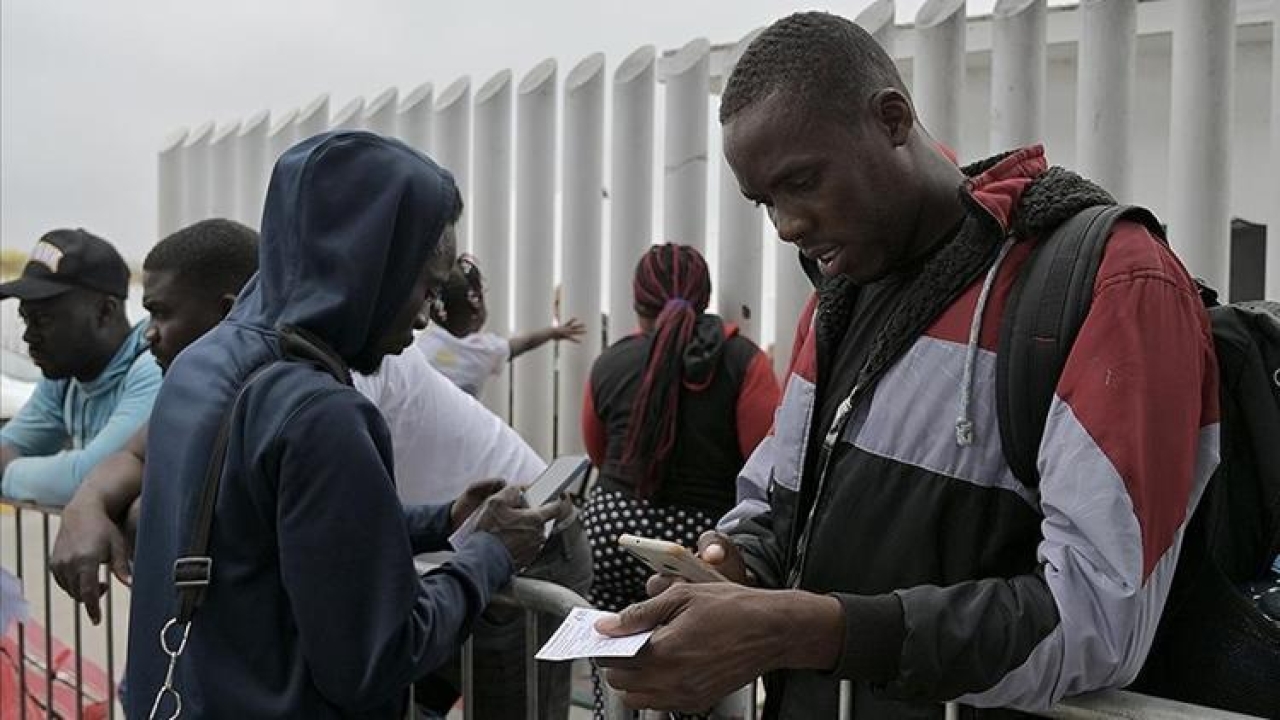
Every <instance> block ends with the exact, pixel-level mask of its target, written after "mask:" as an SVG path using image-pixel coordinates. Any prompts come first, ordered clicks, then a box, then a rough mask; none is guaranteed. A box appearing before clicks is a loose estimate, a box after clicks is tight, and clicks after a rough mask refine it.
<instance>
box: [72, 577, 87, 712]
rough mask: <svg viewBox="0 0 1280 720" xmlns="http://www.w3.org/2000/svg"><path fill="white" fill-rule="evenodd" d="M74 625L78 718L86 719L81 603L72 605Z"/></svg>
mask: <svg viewBox="0 0 1280 720" xmlns="http://www.w3.org/2000/svg"><path fill="white" fill-rule="evenodd" d="M71 615H72V617H73V618H74V619H73V620H72V623H73V627H74V628H75V630H74V632H75V639H76V642H75V646H76V720H84V659H83V654H82V651H83V650H84V648H83V647H82V646H81V642H80V603H78V602H77V603H75V604H74V605H72V607H71Z"/></svg>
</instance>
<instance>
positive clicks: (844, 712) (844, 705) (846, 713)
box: [840, 680, 853, 720]
mask: <svg viewBox="0 0 1280 720" xmlns="http://www.w3.org/2000/svg"><path fill="white" fill-rule="evenodd" d="M840 720H853V683H852V682H850V681H848V680H841V681H840Z"/></svg>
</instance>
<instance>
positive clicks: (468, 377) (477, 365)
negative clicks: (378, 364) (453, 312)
mask: <svg viewBox="0 0 1280 720" xmlns="http://www.w3.org/2000/svg"><path fill="white" fill-rule="evenodd" d="M415 344H416V346H417V348H418V349H419V350H421V351H422V354H423V355H424V356H425V357H426V358H427V362H429V363H431V367H433V368H435V369H436V370H439V371H440V373H441V374H443V375H444V376H445V377H447V378H449V379H450V380H452V381H453V384H454V385H457V386H458V387H460V388H462V391H463V392H465V393H467V394H468V395H471V396H472V397H479V396H480V393H481V391H483V390H484V384H485V382H487V381H488V380H489V376H491V375H494V374H496V373H498V372H500V371H501V370H502V368H503V367H504V366H505V365H506V364H507V361H508V360H509V359H511V344H510V343H509V342H508V341H507V339H506V338H504V337H502V336H501V335H495V334H493V333H490V332H477V333H471V334H470V335H468V336H466V337H461V338H460V337H456V336H454V334H453V333H451V332H449V331H448V330H445V329H444V328H442V327H440V326H439V325H435V324H432V325H431V326H430V327H428V328H427V329H426V330H424V331H422V332H421V333H419V335H418V339H417V340H416V341H415Z"/></svg>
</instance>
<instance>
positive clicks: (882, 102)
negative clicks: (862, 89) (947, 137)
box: [870, 88, 916, 147]
mask: <svg viewBox="0 0 1280 720" xmlns="http://www.w3.org/2000/svg"><path fill="white" fill-rule="evenodd" d="M870 105H871V115H872V118H873V119H874V121H875V123H876V124H877V125H878V126H879V127H880V128H881V129H883V130H884V132H885V134H886V135H887V136H888V137H889V140H890V142H892V143H893V144H894V146H899V147H900V146H902V145H906V144H907V139H908V138H909V137H910V136H911V128H913V127H915V123H916V112H915V108H913V107H911V100H909V99H908V98H907V96H906V95H905V94H903V92H902V91H901V90H898V89H897V88H884V89H883V90H877V91H876V92H875V93H874V94H872V96H871V102H870Z"/></svg>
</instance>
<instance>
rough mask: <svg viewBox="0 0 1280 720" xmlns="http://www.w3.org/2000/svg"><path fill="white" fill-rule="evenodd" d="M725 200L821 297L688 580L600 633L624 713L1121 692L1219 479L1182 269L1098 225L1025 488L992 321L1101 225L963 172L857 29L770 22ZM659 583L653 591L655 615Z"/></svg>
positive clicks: (1017, 700)
mask: <svg viewBox="0 0 1280 720" xmlns="http://www.w3.org/2000/svg"><path fill="white" fill-rule="evenodd" d="M720 117H721V123H722V126H723V132H724V147H725V154H726V157H727V159H728V161H729V164H730V166H731V167H732V168H733V170H734V173H735V175H736V176H737V179H738V182H739V184H740V186H741V189H742V192H743V194H744V195H746V196H747V197H748V198H751V199H753V200H755V201H757V202H758V203H760V204H762V205H764V206H765V207H766V208H767V209H768V211H769V215H770V219H771V220H772V221H773V223H774V225H775V226H776V227H777V230H778V235H779V237H780V238H781V239H782V240H783V241H784V242H787V243H791V244H794V245H796V246H797V247H798V249H799V250H800V252H801V253H802V254H803V255H804V256H805V257H806V258H807V259H808V261H809V262H810V263H811V264H815V265H816V267H817V270H818V272H820V273H821V276H822V279H821V281H820V285H819V292H818V293H817V295H816V296H815V297H814V299H813V300H811V301H810V303H809V307H808V308H807V309H806V312H805V317H804V318H802V321H801V324H800V329H799V331H798V333H797V337H796V342H795V346H794V354H793V359H792V364H791V370H790V373H789V378H788V380H787V382H786V388H785V394H784V398H783V401H782V404H781V406H780V407H779V410H778V413H777V416H776V419H775V426H774V432H773V434H772V435H771V436H770V437H769V438H768V439H766V441H765V442H764V443H762V445H761V446H760V448H759V449H758V450H757V452H756V453H755V454H754V455H753V456H752V458H751V459H750V460H749V461H748V463H747V466H746V468H745V469H744V471H743V474H742V477H741V478H740V480H739V487H740V499H741V500H742V502H741V504H740V505H739V507H738V508H737V509H735V510H734V511H733V512H732V513H730V514H729V516H727V517H726V518H725V519H724V520H723V521H722V522H721V525H720V528H721V531H722V532H723V533H724V534H723V535H721V534H712V535H708V536H705V537H704V538H703V541H702V543H701V544H702V555H703V557H704V558H706V559H708V560H710V561H713V562H716V563H717V564H718V566H719V567H720V569H721V571H722V572H724V573H725V574H726V576H728V577H730V578H731V579H733V580H736V581H738V583H739V584H738V585H725V584H718V585H687V584H680V585H676V586H673V587H670V588H669V589H666V590H665V592H662V593H661V594H658V595H657V597H655V598H653V599H651V600H649V601H648V602H645V603H642V604H640V605H635V606H632V607H631V608H628V609H627V610H626V611H624V612H623V613H622V614H621V616H620V617H619V618H618V619H617V620H616V621H612V622H604V623H602V625H601V630H603V631H605V632H608V633H610V634H626V633H631V632H636V631H639V630H643V629H648V628H652V627H658V629H657V631H656V632H655V633H654V635H653V637H652V638H651V640H650V642H649V644H648V646H647V647H646V648H645V649H644V650H642V651H641V653H640V654H639V655H638V656H637V657H635V658H630V659H625V660H617V661H614V660H609V661H601V664H602V665H606V666H607V667H609V668H610V670H609V672H608V674H607V678H608V680H609V682H610V683H611V684H612V685H613V686H614V687H616V688H618V689H619V690H621V691H622V692H623V693H624V697H625V700H626V701H627V702H628V704H631V705H633V706H637V707H657V708H671V709H683V710H696V709H701V708H704V707H707V706H709V705H710V704H711V702H712V701H713V700H714V699H715V698H716V697H718V696H719V695H722V694H724V693H726V692H727V691H729V690H732V689H733V688H735V687H738V686H740V685H742V684H744V683H745V682H749V681H750V679H751V678H752V677H754V676H756V675H760V674H766V675H767V679H766V682H767V687H768V702H767V706H766V712H765V716H766V717H769V718H796V719H799V718H805V719H808V718H825V717H834V716H835V713H836V710H837V707H838V704H839V699H838V698H839V683H840V681H841V680H849V681H851V683H852V691H853V692H852V702H853V709H854V717H857V718H880V717H886V718H889V717H892V718H898V717H937V716H940V715H941V712H942V708H941V703H942V702H943V701H951V700H958V701H959V702H961V703H963V704H965V705H968V706H972V707H973V708H975V711H974V715H975V716H979V717H998V716H1005V715H1006V714H1016V709H1022V710H1036V709H1043V708H1046V707H1049V706H1051V705H1052V704H1054V703H1055V702H1056V701H1058V700H1059V699H1060V698H1062V697H1063V696H1066V695H1071V694H1076V693H1080V692H1085V691H1089V690H1095V689H1099V688H1106V687H1115V686H1122V685H1125V684H1127V683H1128V682H1130V681H1131V680H1132V679H1133V678H1134V676H1135V675H1136V674H1137V673H1138V671H1139V669H1140V668H1141V667H1142V664H1143V661H1144V660H1145V658H1146V654H1147V651H1148V649H1149V647H1150V644H1151V641H1152V637H1153V635H1154V633H1155V629H1156V625H1157V623H1158V621H1159V618H1160V614H1161V611H1162V609H1163V606H1164V601H1165V598H1166V596H1167V593H1168V589H1169V584H1170V582H1171V580H1172V577H1173V570H1174V566H1175V564H1176V563H1177V559H1178V552H1179V548H1180V546H1181V540H1182V535H1183V531H1184V529H1185V527H1186V521H1187V519H1188V518H1189V517H1190V515H1191V512H1192V510H1193V509H1194V507H1195V503H1196V502H1197V501H1198V499H1199V497H1200V494H1201V492H1202V491H1203V489H1204V486H1205V483H1206V482H1207V480H1208V478H1209V476H1210V475H1211V473H1212V471H1213V469H1214V468H1215V467H1216V465H1217V462H1218V407H1217V380H1216V373H1217V371H1216V362H1215V358H1214V350H1213V342H1212V337H1211V336H1210V333H1209V326H1208V319H1207V316H1206V314H1205V312H1204V309H1203V307H1202V305H1201V302H1200V300H1199V297H1198V295H1197V293H1196V289H1195V286H1194V284H1193V282H1192V281H1191V279H1190V277H1189V276H1188V275H1187V273H1186V271H1185V269H1184V268H1183V267H1182V265H1181V264H1180V263H1179V262H1178V260H1177V259H1176V258H1175V257H1174V256H1173V255H1172V254H1171V253H1170V252H1169V251H1168V250H1167V249H1166V248H1165V247H1164V246H1163V245H1162V244H1161V243H1160V242H1158V241H1156V240H1155V239H1154V238H1153V237H1152V236H1151V235H1150V234H1149V233H1148V232H1147V231H1146V230H1145V229H1144V228H1142V227H1141V226H1139V225H1136V224H1131V223H1121V224H1119V225H1117V227H1116V229H1115V231H1114V233H1113V235H1112V237H1111V239H1110V241H1109V244H1108V245H1107V249H1106V252H1105V255H1104V257H1103V260H1102V264H1101V267H1100V268H1099V271H1098V274H1097V280H1096V283H1095V286H1094V295H1093V301H1092V307H1091V310H1090V312H1089V315H1088V317H1087V319H1086V320H1085V322H1084V325H1083V327H1082V328H1081V330H1080V333H1079V335H1078V337H1077V340H1076V342H1075V345H1074V347H1073V349H1072V352H1071V354H1070V356H1069V358H1068V360H1067V363H1066V365H1065V368H1064V370H1063V373H1062V376H1061V379H1060V381H1059V383H1058V386H1057V388H1056V392H1055V397H1054V399H1053V403H1052V406H1051V409H1050V411H1049V416H1048V421H1047V423H1046V427H1045V434H1044V440H1043V442H1042V444H1041V446H1040V451H1039V458H1038V470H1039V473H1040V476H1041V482H1040V485H1039V487H1038V488H1036V489H1031V488H1028V487H1027V486H1024V485H1023V484H1022V483H1021V482H1019V481H1018V479H1017V478H1015V477H1014V475H1013V473H1012V471H1011V470H1010V469H1009V466H1008V464H1007V462H1006V461H1005V456H1004V452H1003V448H1002V447H1001V441H1000V431H999V427H998V423H997V418H996V411H995V405H996V402H995V401H996V392H995V381H996V355H997V338H998V335H999V326H1000V319H1001V315H1002V313H1003V311H1004V306H1005V304H1006V302H1007V300H1008V297H1009V293H1010V290H1011V288H1012V286H1013V283H1014V281H1015V279H1016V278H1017V276H1018V272H1019V270H1020V268H1021V267H1022V264H1023V262H1024V261H1025V260H1026V258H1027V257H1028V254H1029V252H1030V250H1031V248H1032V247H1033V246H1034V244H1035V243H1036V242H1037V240H1038V239H1039V238H1042V237H1045V236H1047V234H1048V233H1049V232H1051V231H1052V230H1053V228H1054V227H1056V226H1057V225H1058V224H1059V223H1061V222H1062V221H1063V220H1065V219H1066V218H1069V217H1070V216H1071V215H1073V214H1074V213H1075V212H1076V211H1077V210H1079V209H1081V208H1083V207H1086V206H1089V205H1096V204H1098V203H1100V202H1107V201H1109V200H1110V198H1109V196H1107V195H1106V193H1105V192H1104V191H1102V190H1101V189H1100V188H1098V187H1096V186H1094V185H1092V184H1090V183H1088V182H1087V181H1084V180H1082V179H1081V178H1079V177H1077V176H1075V175H1073V174H1071V173H1069V172H1067V171H1064V170H1061V169H1060V168H1050V167H1049V166H1048V163H1047V162H1046V160H1045V158H1044V152H1043V150H1042V149H1041V148H1039V147H1031V148H1025V149H1022V150H1018V151H1015V152H1012V153H1009V154H1007V155H1004V156H1001V157H998V158H995V159H993V160H991V161H987V162H984V163H982V164H980V165H978V166H975V167H973V168H968V169H966V170H965V171H961V170H960V169H958V168H957V167H956V166H955V164H954V163H953V162H951V161H950V160H948V158H947V157H946V156H945V155H944V154H943V153H941V152H939V150H938V145H937V143H936V142H935V141H934V140H933V139H932V138H930V137H929V135H928V134H927V133H926V132H925V130H924V128H923V127H922V126H921V125H920V122H919V120H918V118H917V117H916V115H915V111H914V107H913V105H912V103H911V99H910V97H909V95H908V93H907V92H906V90H905V88H904V85H903V83H902V80H901V78H900V77H899V76H898V73H897V70H896V69H895V67H894V65H893V63H892V61H891V60H890V59H889V57H888V56H887V55H886V54H885V53H884V51H883V50H882V49H880V47H879V46H878V45H876V44H875V42H874V41H873V40H872V39H871V38H870V36H868V35H867V34H866V33H865V32H863V31H862V30H860V29H858V28H857V27H856V26H854V25H853V23H851V22H849V21H847V20H844V19H843V18H839V17H836V16H832V15H827V14H822V13H805V14H798V15H793V16H791V17H788V18H786V19H783V20H781V21H779V22H777V23H775V24H774V25H773V26H771V27H770V28H769V29H767V30H766V31H765V32H764V33H763V34H762V35H761V36H760V37H759V38H758V39H757V40H755V41H754V42H753V43H752V45H751V46H750V48H749V49H748V50H747V52H746V53H745V54H744V55H743V57H742V59H741V60H740V61H739V62H738V64H737V66H736V67H735V69H734V72H733V75H732V77H731V78H730V79H729V82H728V84H727V86H726V88H725V92H724V95H723V100H722V105H721V111H720ZM664 584H665V583H664V582H663V581H661V580H654V581H651V589H652V590H655V591H656V590H660V589H661V588H662V586H663V585H664Z"/></svg>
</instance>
